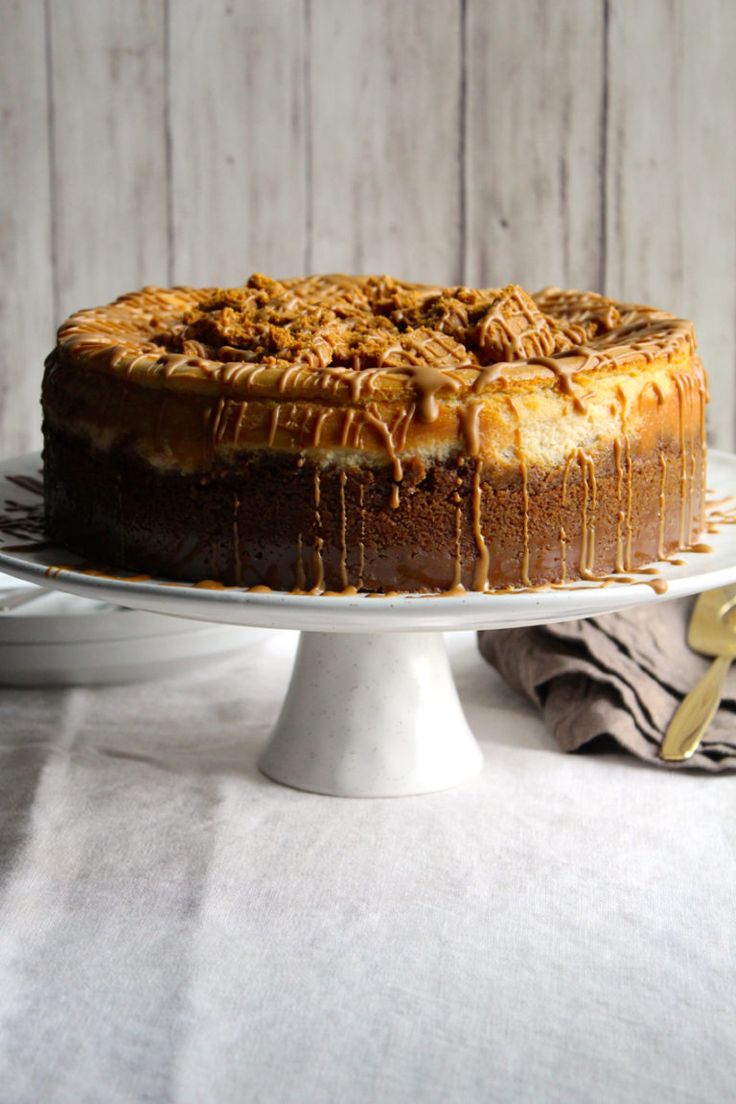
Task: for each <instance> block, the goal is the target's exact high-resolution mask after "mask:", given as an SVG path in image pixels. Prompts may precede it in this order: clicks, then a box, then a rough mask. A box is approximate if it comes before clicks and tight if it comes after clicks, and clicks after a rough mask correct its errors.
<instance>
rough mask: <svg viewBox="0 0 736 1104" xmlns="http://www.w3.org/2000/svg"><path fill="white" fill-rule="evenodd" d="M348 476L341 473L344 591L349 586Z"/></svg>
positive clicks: (341, 535)
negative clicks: (346, 484) (346, 486)
mask: <svg viewBox="0 0 736 1104" xmlns="http://www.w3.org/2000/svg"><path fill="white" fill-rule="evenodd" d="M347 478H348V477H347V475H346V474H345V472H344V471H340V475H339V481H340V585H341V586H342V588H343V590H344V589H345V587H346V586H347V585H348V566H347V564H348V544H347V525H348V518H347V510H346V508H345V483H346V482H347Z"/></svg>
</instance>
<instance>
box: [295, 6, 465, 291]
mask: <svg viewBox="0 0 736 1104" xmlns="http://www.w3.org/2000/svg"><path fill="white" fill-rule="evenodd" d="M461 10H462V5H461V4H460V3H459V2H458V0H423V2H422V3H421V4H404V3H397V2H395V0H357V2H354V3H349V4H346V3H344V0H317V2H315V3H312V4H311V8H310V11H311V19H310V38H309V43H310V45H309V52H310V66H311V81H310V88H311V103H312V115H311V118H312V126H311V137H312V146H311V164H312V195H313V203H312V214H311V230H312V241H311V251H310V252H311V267H312V268H314V269H315V270H328V271H329V270H332V271H334V270H348V271H354V272H389V273H391V274H393V275H396V276H400V277H404V278H409V279H412V278H413V279H415V280H426V281H435V280H436V281H447V282H450V281H456V280H459V279H460V277H461V273H460V265H461V238H460V224H461V197H460V162H459V157H460V153H461V142H462V133H461V128H460V106H461V44H460V25H461V21H460V15H461Z"/></svg>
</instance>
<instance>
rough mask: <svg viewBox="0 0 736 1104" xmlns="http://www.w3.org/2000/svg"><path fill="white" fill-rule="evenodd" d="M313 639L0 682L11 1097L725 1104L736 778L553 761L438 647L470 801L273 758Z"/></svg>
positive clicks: (498, 690)
mask: <svg viewBox="0 0 736 1104" xmlns="http://www.w3.org/2000/svg"><path fill="white" fill-rule="evenodd" d="M294 643H295V638H294V636H293V635H292V634H289V633H283V634H274V635H273V637H272V638H271V640H270V641H269V642H268V643H267V644H265V645H262V646H258V647H257V648H255V649H252V650H249V651H246V652H244V653H243V655H242V656H239V657H237V658H231V659H228V660H227V661H225V662H223V663H221V664H219V665H218V666H217V667H211V666H210V667H207V668H203V669H202V670H201V671H200V672H199V673H198V674H197V675H196V676H195V677H193V678H192V677H187V678H186V679H180V680H169V681H167V682H161V683H156V684H148V685H146V686H136V687H134V688H104V689H95V690H71V691H50V690H46V691H35V690H28V691H21V690H18V691H7V690H6V691H0V715H1V718H2V719H1V725H2V727H1V730H0V802H1V808H2V832H1V834H0V1100H1V1101H2V1102H3V1104H6V1102H10V1104H25V1102H29V1104H60V1102H64V1104H66V1102H69V1104H84V1102H86V1101H90V1102H92V1101H94V1102H98V1101H125V1102H128V1101H139V1100H140V1101H155V1102H167V1101H176V1102H181V1104H199V1102H212V1104H229V1102H238V1104H241V1102H244V1101H247V1102H257V1101H264V1102H268V1104H271V1102H280V1101H294V1102H299V1104H310V1102H312V1101H319V1102H322V1101H336V1102H351V1101H360V1102H363V1101H364V1102H366V1104H368V1102H371V1104H372V1102H374V1101H380V1102H382V1104H386V1102H392V1101H437V1102H440V1101H442V1102H443V1104H444V1102H448V1101H449V1102H452V1101H510V1102H514V1104H516V1102H526V1101H529V1102H533V1104H539V1102H548V1101H559V1102H561V1104H562V1102H565V1104H572V1102H577V1101H585V1102H588V1101H595V1102H596V1104H597V1102H602V1101H604V1102H606V1104H614V1102H617V1101H621V1102H626V1104H632V1102H634V1101H642V1102H644V1101H646V1102H647V1104H651V1102H657V1104H658V1102H665V1101H666V1102H667V1104H673V1102H678V1101H713V1102H716V1101H717V1102H721V1101H723V1102H726V1101H728V1102H730V1101H733V1099H734V1094H735V1092H736V1087H735V1086H736V955H735V953H734V952H735V949H736V894H735V889H734V887H735V886H736V877H735V874H736V778H734V777H725V776H718V777H706V776H700V775H694V776H685V775H673V774H670V773H667V772H664V771H657V770H652V769H651V768H648V767H646V766H643V765H641V764H640V763H638V762H635V761H634V760H632V759H630V758H626V757H625V756H623V755H617V754H610V755H609V754H606V755H578V756H567V755H563V754H561V753H560V752H559V751H558V749H557V748H556V746H555V745H554V744H553V741H552V740H551V738H550V737H549V736H548V735H547V734H546V733H545V731H544V728H543V726H542V723H541V721H540V720H539V719H538V718H537V717H536V716H535V714H534V712H533V711H532V709H531V707H530V706H528V705H526V704H525V703H523V702H522V701H521V700H520V699H518V698H517V697H516V696H515V695H513V694H512V692H511V691H510V690H508V689H507V688H506V687H505V686H504V685H503V684H502V683H501V682H500V680H499V678H498V676H497V675H496V674H495V673H494V672H493V671H491V670H490V669H489V667H488V665H487V664H485V663H484V662H483V660H482V659H481V658H480V657H479V656H478V654H477V652H476V647H475V640H474V637H472V636H471V635H469V634H462V635H461V636H459V637H454V638H450V648H451V653H452V656H453V665H454V668H455V672H456V677H457V680H458V684H459V688H460V691H461V696H462V698H463V701H464V704H465V708H466V711H467V714H468V717H469V720H470V722H471V724H472V726H473V728H474V730H475V732H476V733H477V736H478V738H479V739H480V740H481V742H482V744H483V748H484V752H485V769H484V772H483V774H482V776H480V777H479V778H478V779H477V781H475V782H473V783H471V784H469V785H466V786H464V787H461V788H459V789H457V790H453V791H449V792H447V793H442V794H436V795H431V796H427V797H418V798H405V799H398V800H397V799H388V800H377V801H376V800H372V801H362V800H358V801H351V800H339V799H335V798H327V797H315V796H313V795H309V794H302V793H297V792H295V791H292V790H288V789H284V788H282V787H279V786H276V785H274V784H272V783H270V782H268V781H267V780H266V779H264V778H262V777H261V776H260V775H259V774H258V771H257V770H256V765H255V764H256V757H257V754H258V750H259V748H260V746H261V744H262V741H263V739H264V737H265V735H266V733H267V731H268V729H269V726H270V725H271V723H272V722H273V720H274V718H275V715H276V713H277V709H278V705H279V702H280V699H281V697H282V694H283V691H284V688H285V684H286V680H287V677H288V672H289V667H290V661H291V656H292V654H293V648H294Z"/></svg>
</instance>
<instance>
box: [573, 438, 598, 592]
mask: <svg viewBox="0 0 736 1104" xmlns="http://www.w3.org/2000/svg"><path fill="white" fill-rule="evenodd" d="M575 458H576V460H577V463H578V465H579V467H580V477H581V480H582V489H583V504H582V517H581V530H580V532H581V537H580V578H581V579H595V578H596V576H595V518H596V505H597V487H596V478H595V464H594V462H593V459H592V458H591V457H590V456H589V455H588V454H587V453H586V452H585V451H584V450H583V449H577V450H576V453H575Z"/></svg>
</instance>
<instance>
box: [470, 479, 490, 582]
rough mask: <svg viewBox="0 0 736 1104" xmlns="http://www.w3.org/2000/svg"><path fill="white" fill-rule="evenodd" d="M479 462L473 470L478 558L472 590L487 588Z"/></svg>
mask: <svg viewBox="0 0 736 1104" xmlns="http://www.w3.org/2000/svg"><path fill="white" fill-rule="evenodd" d="M480 475H481V463H480V460H478V461H476V464H475V470H474V471H473V536H474V537H475V544H476V547H477V549H478V560H477V563H476V565H475V571H474V573H473V590H487V589H488V569H489V567H490V554H489V552H488V545H487V543H486V540H485V537H484V536H483V486H482V484H481V481H480Z"/></svg>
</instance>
